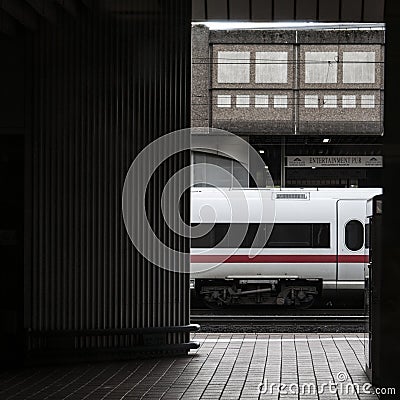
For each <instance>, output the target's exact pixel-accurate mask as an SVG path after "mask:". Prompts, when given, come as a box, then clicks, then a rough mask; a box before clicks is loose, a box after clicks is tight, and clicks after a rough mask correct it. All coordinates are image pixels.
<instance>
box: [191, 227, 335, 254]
mask: <svg viewBox="0 0 400 400" xmlns="http://www.w3.org/2000/svg"><path fill="white" fill-rule="evenodd" d="M204 225H205V228H206V229H205V231H206V230H209V229H210V227H211V224H204ZM192 226H195V224H192ZM270 231H271V225H270V224H254V223H250V224H245V223H243V224H231V225H230V224H215V225H214V226H213V228H212V229H211V230H210V231H209V232H208V233H206V234H205V235H204V236H202V237H199V238H194V239H192V245H191V246H192V247H193V248H211V247H216V248H223V247H225V248H239V247H240V248H251V247H253V248H260V247H270V248H307V247H311V248H329V247H330V226H329V224H328V223H322V224H290V223H289V224H280V223H277V224H274V225H273V228H272V232H271V234H270V236H269V238H268V241H266V237H267V233H269V232H270Z"/></svg>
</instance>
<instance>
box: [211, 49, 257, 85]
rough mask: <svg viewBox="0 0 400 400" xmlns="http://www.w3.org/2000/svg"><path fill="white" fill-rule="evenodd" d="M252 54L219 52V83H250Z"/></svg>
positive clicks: (245, 52)
mask: <svg viewBox="0 0 400 400" xmlns="http://www.w3.org/2000/svg"><path fill="white" fill-rule="evenodd" d="M249 82H250V52H249V51H219V52H218V83H249Z"/></svg>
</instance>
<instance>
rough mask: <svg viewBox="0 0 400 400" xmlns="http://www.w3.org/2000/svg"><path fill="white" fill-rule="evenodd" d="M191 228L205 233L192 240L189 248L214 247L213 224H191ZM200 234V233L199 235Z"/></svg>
mask: <svg viewBox="0 0 400 400" xmlns="http://www.w3.org/2000/svg"><path fill="white" fill-rule="evenodd" d="M191 226H192V227H200V226H201V228H202V231H204V232H207V233H205V234H204V235H203V236H200V237H196V238H193V239H192V240H191V247H194V248H209V247H214V245H215V225H214V226H213V224H191ZM199 234H200V233H199Z"/></svg>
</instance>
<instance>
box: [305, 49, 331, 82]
mask: <svg viewBox="0 0 400 400" xmlns="http://www.w3.org/2000/svg"><path fill="white" fill-rule="evenodd" d="M337 57H338V53H337V52H336V51H307V52H306V54H305V61H306V63H305V83H337Z"/></svg>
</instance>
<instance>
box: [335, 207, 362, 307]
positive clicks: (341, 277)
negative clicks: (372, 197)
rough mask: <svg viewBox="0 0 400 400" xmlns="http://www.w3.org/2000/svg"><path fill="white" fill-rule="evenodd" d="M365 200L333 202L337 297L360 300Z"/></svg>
mask: <svg viewBox="0 0 400 400" xmlns="http://www.w3.org/2000/svg"><path fill="white" fill-rule="evenodd" d="M365 211H366V205H365V200H339V201H338V202H337V239H338V242H337V251H338V255H337V291H338V298H340V299H343V300H344V301H346V302H347V301H349V302H350V301H351V303H353V304H356V303H361V304H362V302H363V295H364V292H363V290H364V221H365Z"/></svg>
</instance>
